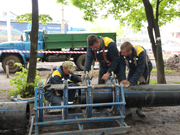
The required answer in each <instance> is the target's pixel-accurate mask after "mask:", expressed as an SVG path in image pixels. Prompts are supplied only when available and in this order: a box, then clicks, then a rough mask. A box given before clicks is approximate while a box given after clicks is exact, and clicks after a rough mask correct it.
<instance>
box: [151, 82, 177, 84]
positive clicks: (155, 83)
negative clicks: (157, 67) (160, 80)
mask: <svg viewBox="0 0 180 135" xmlns="http://www.w3.org/2000/svg"><path fill="white" fill-rule="evenodd" d="M175 82H179V84H180V81H175ZM175 82H173V83H175ZM173 83H170V82H167V84H173ZM149 84H157V81H150V82H149Z"/></svg>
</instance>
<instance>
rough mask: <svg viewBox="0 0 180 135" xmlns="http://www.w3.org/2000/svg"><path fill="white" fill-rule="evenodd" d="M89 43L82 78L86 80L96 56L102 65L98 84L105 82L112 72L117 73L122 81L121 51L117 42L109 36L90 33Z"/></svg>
mask: <svg viewBox="0 0 180 135" xmlns="http://www.w3.org/2000/svg"><path fill="white" fill-rule="evenodd" d="M87 44H88V47H87V54H86V60H85V66H84V74H83V75H82V76H81V79H82V80H84V76H85V73H86V71H87V72H89V71H90V68H91V64H92V62H93V59H94V57H95V58H96V59H97V61H99V66H100V69H99V79H98V84H104V83H105V81H107V80H108V78H109V76H110V75H111V74H112V72H114V73H115V74H116V75H117V79H118V80H119V81H120V69H119V52H118V49H117V46H116V43H115V42H114V41H113V40H112V39H111V38H109V37H101V36H97V35H89V36H88V37H87Z"/></svg>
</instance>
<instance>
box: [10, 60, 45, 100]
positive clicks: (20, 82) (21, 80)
mask: <svg viewBox="0 0 180 135" xmlns="http://www.w3.org/2000/svg"><path fill="white" fill-rule="evenodd" d="M15 65H17V66H19V67H20V69H21V71H18V72H16V73H15V74H16V75H17V76H16V77H13V78H12V79H11V80H10V85H11V86H14V87H16V88H15V89H11V90H10V91H9V93H8V97H10V96H16V95H19V94H20V95H21V97H25V96H26V97H32V96H33V95H29V92H26V91H25V90H26V87H27V86H32V87H33V88H35V87H37V85H38V82H41V79H42V78H41V77H40V76H39V75H38V70H36V77H35V80H34V83H28V82H27V77H28V69H26V68H24V67H23V66H22V64H21V63H15Z"/></svg>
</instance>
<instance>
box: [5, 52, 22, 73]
mask: <svg viewBox="0 0 180 135" xmlns="http://www.w3.org/2000/svg"><path fill="white" fill-rule="evenodd" d="M16 62H17V63H21V60H20V58H19V57H17V56H14V55H10V56H7V57H5V58H4V59H3V61H2V67H3V69H4V70H5V71H6V65H9V72H10V73H15V72H16V71H19V69H20V68H19V67H18V66H17V65H14V63H16Z"/></svg>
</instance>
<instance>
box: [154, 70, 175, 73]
mask: <svg viewBox="0 0 180 135" xmlns="http://www.w3.org/2000/svg"><path fill="white" fill-rule="evenodd" d="M172 72H173V71H172V70H165V73H172ZM151 73H157V69H152V70H151Z"/></svg>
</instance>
